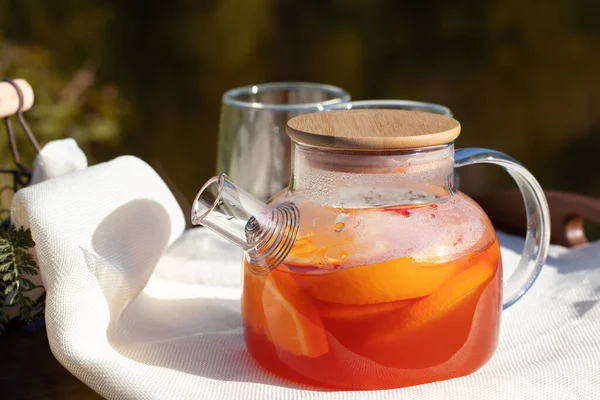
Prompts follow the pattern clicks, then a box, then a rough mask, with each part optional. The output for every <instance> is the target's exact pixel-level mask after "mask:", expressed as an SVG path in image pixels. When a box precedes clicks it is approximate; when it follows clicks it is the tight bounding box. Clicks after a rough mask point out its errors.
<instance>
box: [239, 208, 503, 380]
mask: <svg viewBox="0 0 600 400" xmlns="http://www.w3.org/2000/svg"><path fill="white" fill-rule="evenodd" d="M420 208H421V207H420ZM432 210H436V212H438V210H437V207H431V209H425V210H419V211H417V212H421V213H423V212H426V213H428V214H431V213H430V211H432ZM304 211H305V212H304V214H301V215H303V216H306V215H309V213H308V212H306V210H304ZM390 211H392V212H394V213H395V214H396V216H401V217H408V216H407V215H405V214H406V212H408V213H409V215H410V213H411V212H414V211H411V210H410V209H407V208H396V209H392V210H390V209H384V210H378V211H373V210H371V211H370V212H376V213H389V212H390ZM302 212H303V211H302V210H301V213H302ZM325 212H327V210H325ZM361 212H362V211H353V210H351V211H345V212H344V213H345V215H352V214H354V215H355V216H356V214H360V213H361ZM439 212H443V210H439ZM423 215H424V214H423ZM332 218H333V217H332ZM361 218H362V220H363V221H364V220H367V221H368V216H362V217H361ZM336 221H337V222H336ZM344 221H345V222H340V218H339V215H338V216H336V217H335V219H332V220H331V221H328V223H332V224H333V230H334V232H335V231H336V230H337V229H338V228H340V226H339V223H342V224H346V223H347V222H349V221H348V218H347V217H346V219H345V220H344ZM350 222H352V221H350ZM367 223H368V222H367ZM488 228H489V227H486V232H487V233H486V235H488V236H489V237H488V238H487V239H486V238H485V237H484V238H481V240H479V241H478V242H477V244H474V245H473V246H471V247H472V248H473V249H475V251H474V252H471V253H469V252H467V253H466V254H464V255H462V256H460V257H457V258H452V259H448V254H447V253H448V251H445V253H444V254H442V253H443V252H441V251H438V253H436V252H433V253H431V252H430V253H427V254H428V256H427V257H415V256H404V257H397V258H392V259H385V257H382V259H373V258H372V257H371V258H369V257H370V255H371V253H372V252H369V257H367V256H365V257H363V258H364V259H371V260H372V261H374V262H370V263H361V262H360V260H359V261H358V262H357V261H356V259H357V248H356V243H354V242H351V241H348V240H347V239H344V240H342V241H341V242H340V240H337V239H335V238H336V237H335V236H332V235H331V234H329V236H327V235H325V236H323V237H322V238H321V239H320V241H319V242H315V240H314V239H315V237H317V236H318V235H317V231H315V230H313V231H310V229H309V230H307V229H304V230H301V232H300V233H301V235H300V236H299V238H298V240H297V242H296V244H295V246H294V248H293V249H292V252H291V253H290V256H289V257H288V258H287V259H286V261H285V262H284V264H282V265H280V266H279V267H278V268H277V269H276V270H274V271H271V272H270V273H269V274H267V275H264V276H256V275H253V274H252V272H250V269H249V268H248V266H247V265H245V266H244V271H245V273H244V294H243V299H242V311H243V321H244V328H245V329H244V330H245V339H246V344H247V347H248V349H249V351H250V353H251V354H252V356H253V357H254V358H255V359H256V360H257V361H258V362H259V363H260V364H261V365H263V366H264V367H265V368H266V369H268V370H270V371H272V372H274V373H276V374H279V375H281V376H283V377H286V378H288V379H291V380H294V381H297V382H300V383H305V384H309V385H316V386H321V387H330V388H343V389H385V388H396V387H403V386H410V385H415V384H420V383H426V382H432V381H438V380H443V379H449V378H454V377H458V376H462V375H466V374H469V373H471V372H473V371H475V370H476V369H478V368H479V367H481V366H482V365H483V364H484V363H485V362H487V361H488V360H489V358H490V357H491V356H492V354H493V352H494V350H495V348H496V344H497V340H498V329H499V320H500V312H501V282H502V279H501V268H500V266H501V261H500V251H499V245H498V242H497V240H496V239H495V236H491V235H490V233H489V232H490V231H489V229H488ZM492 232H493V231H492ZM328 237H333V239H331V240H337V241H336V242H335V243H333V242H329V243H328V242H327V240H329V239H327V238H328ZM355 239H356V238H355ZM358 239H360V237H359V238H358ZM455 239H456V240H457V241H458V240H460V239H461V238H460V237H459V238H455ZM362 242H364V240H362V241H361V243H362ZM367 242H368V241H367ZM344 245H346V246H347V247H348V251H344V250H343V248H344ZM448 246H449V248H451V249H455V248H456V247H457V246H460V242H456V241H454V242H453V243H450V244H449V245H448ZM331 248H336V249H337V250H336V253H335V255H336V256H337V257H333V256H331V252H329V253H328V249H331ZM340 249H342V250H340ZM353 249H354V251H353ZM358 250H360V248H358ZM388 250H389V249H388ZM373 251H376V249H373ZM463 253H464V252H463ZM328 254H329V255H328ZM432 254H440V256H432ZM347 265H350V266H347Z"/></svg>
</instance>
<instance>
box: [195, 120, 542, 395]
mask: <svg viewBox="0 0 600 400" xmlns="http://www.w3.org/2000/svg"><path fill="white" fill-rule="evenodd" d="M459 132H460V124H459V123H458V121H456V120H455V119H452V118H449V117H445V116H442V115H436V114H432V113H423V112H415V111H403V110H343V111H331V112H326V113H314V114H307V115H302V116H298V117H295V118H293V119H291V120H290V121H289V122H288V124H287V133H288V135H289V136H290V138H291V140H292V142H293V152H294V155H293V157H292V159H293V168H292V178H291V181H290V184H289V187H288V188H286V189H284V190H282V191H281V192H279V193H278V194H277V195H275V196H274V197H273V198H272V199H271V201H270V202H269V204H268V205H267V204H264V203H262V202H261V201H259V200H257V199H256V198H254V197H253V196H251V195H250V194H249V193H247V192H246V191H244V190H243V189H241V188H239V187H237V186H236V185H235V184H234V183H233V182H232V181H231V180H230V179H229V178H228V177H227V176H225V175H220V176H217V177H214V178H211V179H210V180H209V181H208V182H207V183H206V184H205V185H204V186H203V187H202V188H201V189H200V191H199V193H198V195H197V197H196V199H195V201H194V204H193V208H192V223H193V224H195V225H197V224H202V225H204V226H206V227H208V228H210V229H212V230H214V231H215V232H217V233H218V234H220V235H222V236H223V237H225V238H226V239H228V240H230V241H231V242H232V243H235V244H236V245H238V246H240V247H241V248H242V249H244V250H245V256H244V260H243V270H244V283H243V296H242V319H243V325H244V335H245V341H246V346H247V348H248V350H249V352H250V354H251V355H252V356H253V357H254V358H255V359H256V360H257V361H258V362H259V363H260V364H261V365H263V366H264V367H265V368H267V369H268V370H270V371H272V372H274V373H277V374H279V375H281V376H283V377H286V378H288V379H291V380H294V381H297V382H302V383H305V384H310V385H315V386H320V387H327V388H338V389H386V388H397V387H403V386H410V385H415V384H421V383H426V382H432V381H438V380H443V379H449V378H454V377H458V376H463V375H467V374H470V373H472V372H473V371H475V370H477V369H478V368H480V367H481V366H483V365H484V364H485V363H486V362H487V361H488V360H489V359H490V358H491V356H492V355H493V353H494V351H495V349H496V345H497V341H498V332H499V324H500V315H501V311H502V309H503V308H506V307H509V306H510V305H512V304H513V303H514V302H516V301H517V300H518V299H519V298H520V297H521V296H522V295H523V294H524V293H525V292H526V291H527V290H528V289H529V288H530V287H531V285H532V284H533V282H534V280H535V278H536V277H537V275H538V273H539V271H540V269H541V267H542V265H543V263H544V261H545V258H546V255H547V251H548V246H549V241H550V234H549V226H550V225H549V212H548V206H547V203H546V199H545V197H544V194H543V191H542V188H541V187H540V185H539V184H538V182H537V181H536V180H535V178H534V177H533V176H532V175H531V173H529V172H528V171H527V170H526V169H525V168H524V167H523V166H522V165H520V164H519V163H517V162H516V161H515V160H513V159H512V158H510V157H508V156H506V155H504V154H502V153H499V152H497V151H494V150H487V149H479V148H467V149H459V150H456V151H455V149H454V145H453V143H454V140H455V139H456V137H457V136H458V135H459ZM479 163H491V164H496V165H499V166H501V167H503V168H504V169H505V170H506V171H507V172H508V173H509V174H510V175H511V176H512V177H513V178H514V179H515V181H516V183H517V185H518V186H519V188H520V190H521V192H522V194H523V199H524V201H525V204H526V210H527V219H528V224H527V227H528V228H527V235H526V238H525V246H524V250H523V255H522V258H521V260H520V263H519V265H518V267H517V268H516V270H515V271H514V272H513V273H512V274H511V275H510V276H509V277H506V278H507V279H505V280H504V282H505V283H504V285H503V284H502V282H503V279H502V267H501V265H502V262H501V258H500V247H499V244H498V240H497V237H496V234H495V232H494V229H493V227H492V224H491V223H490V221H489V219H488V217H487V215H486V214H485V212H484V211H483V210H482V209H481V208H480V207H479V206H478V205H477V204H476V203H475V202H474V201H473V200H472V199H470V198H469V197H468V196H466V195H465V194H463V193H461V192H459V191H457V190H455V188H454V187H453V184H454V180H453V175H454V170H455V168H459V167H462V166H465V165H472V164H479Z"/></svg>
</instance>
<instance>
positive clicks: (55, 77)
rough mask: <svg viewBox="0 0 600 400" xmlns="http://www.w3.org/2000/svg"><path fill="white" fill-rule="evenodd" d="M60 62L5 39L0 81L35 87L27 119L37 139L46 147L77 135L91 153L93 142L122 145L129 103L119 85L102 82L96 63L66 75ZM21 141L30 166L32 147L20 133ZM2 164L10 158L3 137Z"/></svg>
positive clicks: (1, 47) (48, 53) (0, 51)
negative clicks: (11, 80) (6, 79)
mask: <svg viewBox="0 0 600 400" xmlns="http://www.w3.org/2000/svg"><path fill="white" fill-rule="evenodd" d="M56 58H57V57H56V56H55V55H54V54H53V53H52V52H51V51H50V50H48V49H46V48H44V47H40V46H34V45H30V44H21V43H14V42H11V41H7V40H3V39H2V37H1V36H0V79H1V78H4V77H10V78H23V79H25V80H27V81H28V82H29V83H30V84H31V86H32V87H33V90H34V93H35V104H34V106H33V108H32V109H31V110H30V111H28V112H26V114H25V115H26V118H27V121H28V123H29V125H30V127H31V128H32V130H33V132H34V134H35V135H36V137H37V138H38V141H39V142H40V143H41V144H42V145H43V144H44V143H46V142H48V141H50V140H54V139H61V138H66V137H72V138H74V139H75V140H76V141H77V143H78V144H79V146H80V147H82V148H83V149H84V151H86V152H87V153H91V152H89V150H90V148H91V147H90V146H92V145H93V144H94V143H101V144H104V145H113V146H114V145H118V144H119V133H120V121H121V118H122V117H123V115H124V114H125V113H126V111H127V104H126V102H125V101H124V100H123V99H122V97H121V96H120V94H119V91H118V89H117V88H116V86H114V85H110V84H102V83H98V81H97V68H96V67H95V66H94V65H92V64H91V63H87V64H85V65H81V66H78V67H76V68H75V69H74V71H73V70H71V71H69V72H65V71H62V70H61V69H60V68H58V66H57V65H56V64H57V60H56ZM15 125H16V124H15ZM17 140H18V144H19V150H20V151H21V153H22V156H23V158H24V160H25V162H28V163H30V162H31V160H32V157H33V156H34V152H33V149H32V148H31V147H30V146H29V145H28V142H27V141H26V139H25V138H24V135H20V134H18V135H17ZM0 160H10V153H9V150H8V146H7V142H6V138H5V136H4V135H0ZM91 161H93V160H91ZM2 164H6V161H4V162H2Z"/></svg>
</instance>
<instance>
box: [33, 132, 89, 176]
mask: <svg viewBox="0 0 600 400" xmlns="http://www.w3.org/2000/svg"><path fill="white" fill-rule="evenodd" d="M87 166H88V164H87V157H86V156H85V154H84V153H83V151H81V149H80V148H79V146H77V143H76V142H75V140H73V139H71V138H68V139H61V140H54V141H52V142H49V143H48V144H46V145H45V146H44V147H43V148H42V149H41V150H40V152H39V154H38V155H37V156H36V157H35V159H34V160H33V174H32V176H31V184H32V185H35V184H36V183H40V182H42V181H45V180H48V179H53V178H57V177H59V176H62V175H65V174H68V173H70V172H75V171H79V170H82V169H84V168H86V167H87Z"/></svg>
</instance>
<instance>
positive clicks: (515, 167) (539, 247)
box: [454, 148, 550, 309]
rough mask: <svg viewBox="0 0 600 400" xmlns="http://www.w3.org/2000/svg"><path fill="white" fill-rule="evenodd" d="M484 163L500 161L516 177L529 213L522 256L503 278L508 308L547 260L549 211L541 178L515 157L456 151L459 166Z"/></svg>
mask: <svg viewBox="0 0 600 400" xmlns="http://www.w3.org/2000/svg"><path fill="white" fill-rule="evenodd" d="M481 163H489V164H496V165H499V166H501V167H502V168H504V169H505V170H506V172H508V173H509V174H510V175H511V176H512V177H513V179H514V180H515V182H516V183H517V186H518V187H519V189H520V190H521V194H522V195H523V201H524V202H525V210H526V213H527V234H526V236H525V246H524V248H523V254H522V255H521V260H520V261H519V265H518V266H517V269H516V270H515V271H514V272H513V274H512V275H511V276H510V277H508V279H505V280H504V282H505V283H504V295H503V298H502V308H503V309H506V308H508V307H510V306H511V305H513V304H514V303H515V302H516V301H517V300H519V299H520V298H521V296H523V295H524V294H525V292H527V290H529V288H530V287H531V285H532V284H533V282H534V281H535V279H536V278H537V276H538V274H539V273H540V270H541V268H542V265H544V262H545V261H546V256H547V254H548V247H549V245H550V211H549V210H548V203H547V201H546V197H545V196H544V191H543V190H542V187H541V186H540V184H539V183H538V181H537V180H536V179H535V178H534V177H533V175H532V174H531V172H529V171H528V170H527V169H526V168H525V167H523V166H522V165H521V164H519V162H517V161H516V160H514V159H513V158H511V157H509V156H507V155H506V154H503V153H500V152H499V151H495V150H488V149H480V148H466V149H458V150H456V152H455V155H454V166H455V167H456V168H459V167H464V166H465V165H472V164H481Z"/></svg>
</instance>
